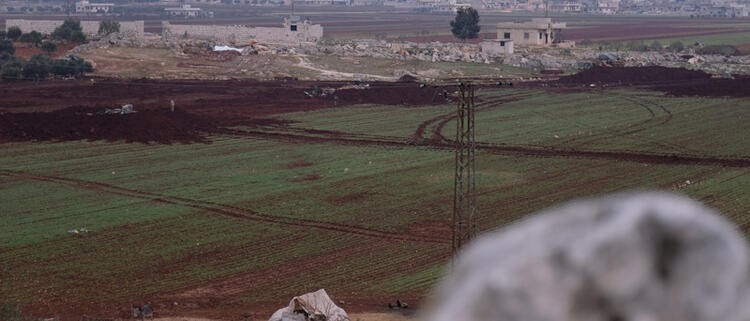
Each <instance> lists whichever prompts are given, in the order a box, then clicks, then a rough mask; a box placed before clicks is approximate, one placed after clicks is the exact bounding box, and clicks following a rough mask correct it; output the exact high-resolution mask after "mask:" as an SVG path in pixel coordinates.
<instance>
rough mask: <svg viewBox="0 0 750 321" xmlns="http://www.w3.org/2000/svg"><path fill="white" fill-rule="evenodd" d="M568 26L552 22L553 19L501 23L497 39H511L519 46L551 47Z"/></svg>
mask: <svg viewBox="0 0 750 321" xmlns="http://www.w3.org/2000/svg"><path fill="white" fill-rule="evenodd" d="M566 27H567V26H566V24H565V23H564V22H552V18H533V19H531V21H527V22H501V23H498V24H497V39H511V40H513V43H514V44H515V45H518V46H538V47H549V46H551V45H552V44H554V43H556V41H555V40H556V39H558V35H559V34H560V33H561V31H562V30H563V29H565V28H566Z"/></svg>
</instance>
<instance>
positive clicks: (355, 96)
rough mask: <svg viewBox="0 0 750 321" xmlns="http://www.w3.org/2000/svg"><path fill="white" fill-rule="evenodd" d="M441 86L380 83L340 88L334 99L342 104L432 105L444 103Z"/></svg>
mask: <svg viewBox="0 0 750 321" xmlns="http://www.w3.org/2000/svg"><path fill="white" fill-rule="evenodd" d="M444 90H445V88H442V87H429V86H425V87H420V85H418V84H413V83H396V84H393V85H384V84H380V85H378V86H372V87H370V88H368V89H342V90H337V91H336V95H335V97H336V99H337V100H338V101H339V103H343V104H347V105H349V104H362V103H368V104H382V105H411V106H417V105H434V104H443V103H445V98H444V97H443V96H441V95H440V94H441V93H442V92H443V91H444Z"/></svg>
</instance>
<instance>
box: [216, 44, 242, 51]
mask: <svg viewBox="0 0 750 321" xmlns="http://www.w3.org/2000/svg"><path fill="white" fill-rule="evenodd" d="M242 50H243V49H242V48H235V47H231V46H218V45H217V46H214V51H236V52H239V53H242Z"/></svg>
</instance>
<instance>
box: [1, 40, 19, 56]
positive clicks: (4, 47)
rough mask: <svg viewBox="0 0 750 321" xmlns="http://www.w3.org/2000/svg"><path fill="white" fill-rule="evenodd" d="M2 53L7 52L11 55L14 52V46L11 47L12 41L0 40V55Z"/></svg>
mask: <svg viewBox="0 0 750 321" xmlns="http://www.w3.org/2000/svg"><path fill="white" fill-rule="evenodd" d="M2 54H8V55H11V56H12V55H15V54H16V48H15V47H13V42H12V41H10V40H0V55H2Z"/></svg>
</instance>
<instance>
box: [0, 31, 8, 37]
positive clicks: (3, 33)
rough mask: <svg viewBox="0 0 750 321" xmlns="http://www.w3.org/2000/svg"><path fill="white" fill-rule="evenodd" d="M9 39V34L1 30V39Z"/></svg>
mask: <svg viewBox="0 0 750 321" xmlns="http://www.w3.org/2000/svg"><path fill="white" fill-rule="evenodd" d="M6 37H7V34H6V33H5V30H0V39H5V38H6Z"/></svg>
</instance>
